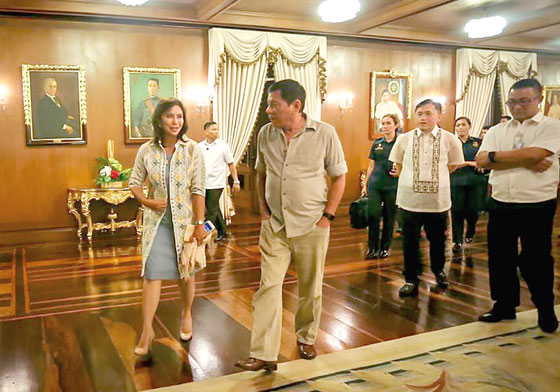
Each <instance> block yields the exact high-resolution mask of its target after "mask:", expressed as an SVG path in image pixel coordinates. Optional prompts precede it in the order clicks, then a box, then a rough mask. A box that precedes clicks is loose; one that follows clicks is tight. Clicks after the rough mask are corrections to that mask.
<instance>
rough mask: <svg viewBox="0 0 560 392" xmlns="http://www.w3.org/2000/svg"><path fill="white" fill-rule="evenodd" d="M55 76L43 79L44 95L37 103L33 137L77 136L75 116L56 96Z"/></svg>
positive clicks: (59, 137)
mask: <svg viewBox="0 0 560 392" xmlns="http://www.w3.org/2000/svg"><path fill="white" fill-rule="evenodd" d="M57 88H58V84H57V81H56V78H54V77H47V78H45V79H44V81H43V92H44V96H43V98H41V100H40V101H39V102H38V103H37V109H36V118H35V126H34V130H33V131H34V132H33V136H34V138H35V139H62V138H72V137H79V132H76V128H77V126H76V121H75V117H74V116H72V115H70V114H68V110H67V109H66V106H65V105H64V103H63V102H62V101H61V100H60V98H58V97H57V96H56V93H57Z"/></svg>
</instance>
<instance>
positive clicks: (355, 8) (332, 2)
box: [318, 0, 360, 23]
mask: <svg viewBox="0 0 560 392" xmlns="http://www.w3.org/2000/svg"><path fill="white" fill-rule="evenodd" d="M359 11H360V2H359V1H358V0H325V1H323V2H322V3H321V5H319V10H318V12H319V16H320V17H321V19H322V20H323V22H328V23H340V22H346V21H347V20H350V19H354V18H355V17H356V15H357V14H358V12H359Z"/></svg>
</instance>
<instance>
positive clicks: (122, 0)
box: [117, 0, 148, 6]
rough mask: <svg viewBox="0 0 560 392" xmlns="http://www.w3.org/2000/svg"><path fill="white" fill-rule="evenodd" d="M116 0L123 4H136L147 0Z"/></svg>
mask: <svg viewBox="0 0 560 392" xmlns="http://www.w3.org/2000/svg"><path fill="white" fill-rule="evenodd" d="M117 1H118V2H119V3H123V4H124V5H130V6H137V5H142V4H144V3H145V2H147V1H148V0H117Z"/></svg>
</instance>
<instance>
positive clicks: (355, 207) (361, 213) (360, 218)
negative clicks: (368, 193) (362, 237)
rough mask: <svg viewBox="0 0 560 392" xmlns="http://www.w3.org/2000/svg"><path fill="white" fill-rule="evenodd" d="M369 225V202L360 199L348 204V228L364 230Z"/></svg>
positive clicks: (365, 199) (364, 198) (362, 198)
mask: <svg viewBox="0 0 560 392" xmlns="http://www.w3.org/2000/svg"><path fill="white" fill-rule="evenodd" d="M368 223H369V202H368V198H367V197H360V198H359V199H358V200H354V201H353V202H352V203H350V226H351V227H353V228H354V229H364V228H366V227H368Z"/></svg>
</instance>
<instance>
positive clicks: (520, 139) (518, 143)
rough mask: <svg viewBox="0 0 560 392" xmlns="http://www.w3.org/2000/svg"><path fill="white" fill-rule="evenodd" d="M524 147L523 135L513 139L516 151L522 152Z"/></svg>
mask: <svg viewBox="0 0 560 392" xmlns="http://www.w3.org/2000/svg"><path fill="white" fill-rule="evenodd" d="M523 146H524V143H523V134H522V133H518V134H516V135H515V136H514V137H513V149H514V150H520V149H522V148H523Z"/></svg>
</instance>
